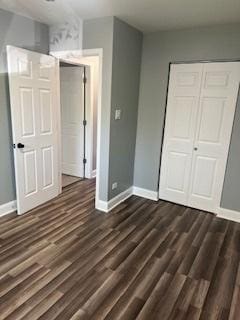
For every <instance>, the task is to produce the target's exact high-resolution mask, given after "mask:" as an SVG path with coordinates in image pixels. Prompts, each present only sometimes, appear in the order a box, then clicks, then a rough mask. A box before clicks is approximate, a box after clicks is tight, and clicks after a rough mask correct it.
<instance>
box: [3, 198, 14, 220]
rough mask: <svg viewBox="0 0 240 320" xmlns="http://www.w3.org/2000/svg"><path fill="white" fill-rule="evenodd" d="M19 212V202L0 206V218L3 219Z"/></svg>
mask: <svg viewBox="0 0 240 320" xmlns="http://www.w3.org/2000/svg"><path fill="white" fill-rule="evenodd" d="M16 210H17V201H16V200H13V201H10V202H8V203H4V204H1V205H0V217H3V216H5V215H7V214H9V213H12V212H14V211H16Z"/></svg>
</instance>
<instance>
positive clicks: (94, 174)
mask: <svg viewBox="0 0 240 320" xmlns="http://www.w3.org/2000/svg"><path fill="white" fill-rule="evenodd" d="M96 175H97V170H96V169H95V170H93V171H92V174H91V177H92V178H96Z"/></svg>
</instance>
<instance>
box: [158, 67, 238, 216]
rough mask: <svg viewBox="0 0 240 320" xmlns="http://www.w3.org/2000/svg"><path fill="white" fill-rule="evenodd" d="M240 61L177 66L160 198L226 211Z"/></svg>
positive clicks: (170, 94) (172, 76)
mask: <svg viewBox="0 0 240 320" xmlns="http://www.w3.org/2000/svg"><path fill="white" fill-rule="evenodd" d="M239 81H240V62H216V63H215V62H213V63H212V62H211V63H188V64H171V67H170V77H169V87H168V100H167V109H166V120H165V130H164V140H163V147H162V158H161V170H160V185H159V198H160V199H163V200H167V201H171V202H175V203H179V204H183V205H186V206H189V207H193V208H197V209H200V210H206V211H209V212H213V213H216V212H217V210H218V208H219V207H220V201H221V194H222V188H223V183H224V175H225V170H226V164H227V157H228V150H229V145H230V140H231V132H232V126H233V120H234V114H235V109H236V103H237V97H238V91H239Z"/></svg>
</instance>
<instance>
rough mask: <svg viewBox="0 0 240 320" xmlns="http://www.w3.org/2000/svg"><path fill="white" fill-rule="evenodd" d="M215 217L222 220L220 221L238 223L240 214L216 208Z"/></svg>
mask: <svg viewBox="0 0 240 320" xmlns="http://www.w3.org/2000/svg"><path fill="white" fill-rule="evenodd" d="M217 217H218V218H222V219H227V220H231V221H235V222H240V212H238V211H234V210H229V209H224V208H218V210H217Z"/></svg>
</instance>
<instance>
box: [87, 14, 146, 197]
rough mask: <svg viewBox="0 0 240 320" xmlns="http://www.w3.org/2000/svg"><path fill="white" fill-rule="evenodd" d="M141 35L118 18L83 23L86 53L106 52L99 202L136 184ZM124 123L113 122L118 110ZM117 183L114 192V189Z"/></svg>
mask: <svg viewBox="0 0 240 320" xmlns="http://www.w3.org/2000/svg"><path fill="white" fill-rule="evenodd" d="M141 47H142V34H141V32H139V31H138V30H136V29H134V28H132V27H130V26H129V25H127V24H126V23H124V22H122V21H120V20H119V19H117V18H115V17H106V18H99V19H92V20H87V21H84V23H83V49H91V48H103V83H102V119H101V163H100V181H101V189H100V195H99V197H100V199H101V200H103V201H108V200H110V199H111V198H113V197H114V196H116V195H117V194H119V193H121V192H122V191H124V190H126V189H127V188H128V187H129V186H132V184H133V172H134V155H135V142H136V127H137V109H138V96H139V78H140V64H141ZM117 106H118V107H120V108H121V109H122V119H121V120H119V121H115V120H114V111H115V109H116V107H117ZM113 182H118V188H117V189H115V190H114V191H112V189H111V185H112V183H113Z"/></svg>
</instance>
